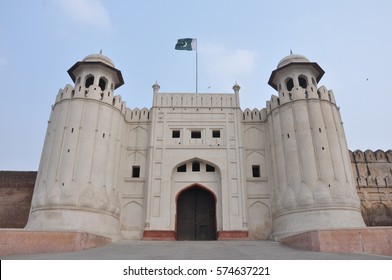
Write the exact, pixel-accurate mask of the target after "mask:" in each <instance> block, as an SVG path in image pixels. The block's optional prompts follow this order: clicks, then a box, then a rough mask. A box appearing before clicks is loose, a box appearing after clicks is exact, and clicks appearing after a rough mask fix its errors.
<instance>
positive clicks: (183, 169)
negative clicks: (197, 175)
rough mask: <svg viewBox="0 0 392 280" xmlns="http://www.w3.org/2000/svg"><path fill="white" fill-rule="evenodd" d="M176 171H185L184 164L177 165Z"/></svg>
mask: <svg viewBox="0 0 392 280" xmlns="http://www.w3.org/2000/svg"><path fill="white" fill-rule="evenodd" d="M177 172H186V164H184V165H181V166H179V167H177Z"/></svg>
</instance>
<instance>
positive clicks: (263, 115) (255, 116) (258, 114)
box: [242, 108, 267, 122]
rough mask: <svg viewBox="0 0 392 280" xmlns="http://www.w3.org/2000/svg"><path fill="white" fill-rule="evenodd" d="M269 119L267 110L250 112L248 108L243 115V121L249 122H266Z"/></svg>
mask: <svg viewBox="0 0 392 280" xmlns="http://www.w3.org/2000/svg"><path fill="white" fill-rule="evenodd" d="M266 119H267V110H266V109H265V108H263V109H261V110H259V109H253V110H250V109H249V108H246V109H245V110H244V112H243V113H242V120H243V121H247V122H264V121H265V120H266Z"/></svg>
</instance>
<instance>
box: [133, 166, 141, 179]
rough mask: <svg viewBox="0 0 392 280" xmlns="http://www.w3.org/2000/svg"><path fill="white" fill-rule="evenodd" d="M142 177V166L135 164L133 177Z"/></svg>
mask: <svg viewBox="0 0 392 280" xmlns="http://www.w3.org/2000/svg"><path fill="white" fill-rule="evenodd" d="M139 177H140V166H138V165H134V166H132V178H139Z"/></svg>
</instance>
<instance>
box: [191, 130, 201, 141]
mask: <svg viewBox="0 0 392 280" xmlns="http://www.w3.org/2000/svg"><path fill="white" fill-rule="evenodd" d="M191 138H193V139H200V138H201V131H200V130H193V131H191Z"/></svg>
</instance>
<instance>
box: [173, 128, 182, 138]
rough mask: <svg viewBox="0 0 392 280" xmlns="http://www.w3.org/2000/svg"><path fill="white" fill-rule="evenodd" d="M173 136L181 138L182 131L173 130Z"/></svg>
mask: <svg viewBox="0 0 392 280" xmlns="http://www.w3.org/2000/svg"><path fill="white" fill-rule="evenodd" d="M172 138H180V131H179V130H173V131H172Z"/></svg>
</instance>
